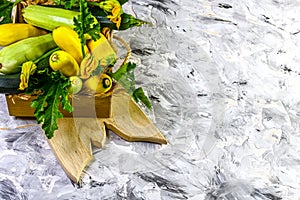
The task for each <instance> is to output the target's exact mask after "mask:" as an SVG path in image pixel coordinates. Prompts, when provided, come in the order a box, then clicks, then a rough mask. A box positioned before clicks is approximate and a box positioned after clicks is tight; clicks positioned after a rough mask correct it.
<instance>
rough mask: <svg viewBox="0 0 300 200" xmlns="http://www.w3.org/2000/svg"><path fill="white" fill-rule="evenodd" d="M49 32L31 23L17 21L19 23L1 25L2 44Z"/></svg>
mask: <svg viewBox="0 0 300 200" xmlns="http://www.w3.org/2000/svg"><path fill="white" fill-rule="evenodd" d="M46 33H47V32H46V31H45V30H43V29H39V28H37V27H34V26H32V25H30V24H25V23H17V24H1V25H0V35H1V37H0V46H7V45H10V44H12V43H14V42H17V41H20V40H23V39H26V38H29V37H34V36H40V35H44V34H46Z"/></svg>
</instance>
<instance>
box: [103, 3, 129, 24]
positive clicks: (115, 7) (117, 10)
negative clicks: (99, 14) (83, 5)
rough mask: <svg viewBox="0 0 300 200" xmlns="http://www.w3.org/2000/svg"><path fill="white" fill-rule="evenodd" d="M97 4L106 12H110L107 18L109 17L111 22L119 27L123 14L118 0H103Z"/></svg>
mask: <svg viewBox="0 0 300 200" xmlns="http://www.w3.org/2000/svg"><path fill="white" fill-rule="evenodd" d="M99 6H100V8H102V9H103V10H105V11H106V12H110V13H111V15H107V18H109V19H110V21H111V22H113V23H115V24H116V26H117V28H120V25H121V15H122V14H123V10H122V6H121V4H120V2H119V1H118V0H105V1H101V2H100V4H99Z"/></svg>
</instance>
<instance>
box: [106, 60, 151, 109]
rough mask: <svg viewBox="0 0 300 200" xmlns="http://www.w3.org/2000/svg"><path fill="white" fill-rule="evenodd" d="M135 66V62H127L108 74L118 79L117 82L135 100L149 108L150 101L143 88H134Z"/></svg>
mask: <svg viewBox="0 0 300 200" xmlns="http://www.w3.org/2000/svg"><path fill="white" fill-rule="evenodd" d="M135 68H136V64H135V63H132V62H129V63H126V64H124V65H123V66H121V67H120V68H119V69H118V70H117V71H116V72H115V73H112V74H109V75H111V77H113V78H114V79H115V80H116V81H118V83H120V84H121V85H122V86H123V87H124V89H125V90H126V91H127V92H128V93H129V94H130V95H131V96H132V97H133V99H134V100H135V101H136V102H139V101H141V102H142V103H143V104H144V105H145V106H146V107H147V108H148V109H151V108H152V105H151V102H150V100H149V99H148V97H147V96H146V95H145V93H144V91H143V89H142V88H137V89H136V88H135V77H134V69H135Z"/></svg>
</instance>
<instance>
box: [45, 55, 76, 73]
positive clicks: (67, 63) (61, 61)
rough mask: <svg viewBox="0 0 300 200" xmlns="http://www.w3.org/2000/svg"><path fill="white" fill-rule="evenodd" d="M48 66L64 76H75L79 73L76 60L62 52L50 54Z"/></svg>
mask: <svg viewBox="0 0 300 200" xmlns="http://www.w3.org/2000/svg"><path fill="white" fill-rule="evenodd" d="M49 64H50V67H51V68H52V69H53V70H54V71H56V70H59V71H60V72H61V73H63V74H64V75H65V76H76V75H77V74H78V72H79V65H78V64H77V62H76V60H75V59H74V58H73V57H72V56H71V55H70V54H69V53H67V52H65V51H62V50H58V51H55V52H53V53H52V54H51V56H50V58H49Z"/></svg>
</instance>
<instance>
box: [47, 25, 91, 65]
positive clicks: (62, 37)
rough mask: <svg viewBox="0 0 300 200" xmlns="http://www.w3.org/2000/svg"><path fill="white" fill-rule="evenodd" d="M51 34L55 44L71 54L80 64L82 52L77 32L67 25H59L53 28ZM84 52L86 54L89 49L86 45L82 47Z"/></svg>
mask: <svg viewBox="0 0 300 200" xmlns="http://www.w3.org/2000/svg"><path fill="white" fill-rule="evenodd" d="M52 36H53V39H54V41H55V43H56V45H57V46H58V47H59V48H61V49H62V50H64V51H66V52H68V53H69V54H70V55H71V56H73V58H75V60H76V61H77V63H78V64H79V65H80V63H81V61H82V59H83V54H82V50H81V43H80V39H79V38H78V34H77V33H76V32H75V31H74V30H73V29H71V28H69V27H65V26H60V27H57V28H56V29H54V30H53V33H52ZM84 52H85V54H88V52H89V50H88V48H87V46H85V47H84Z"/></svg>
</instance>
